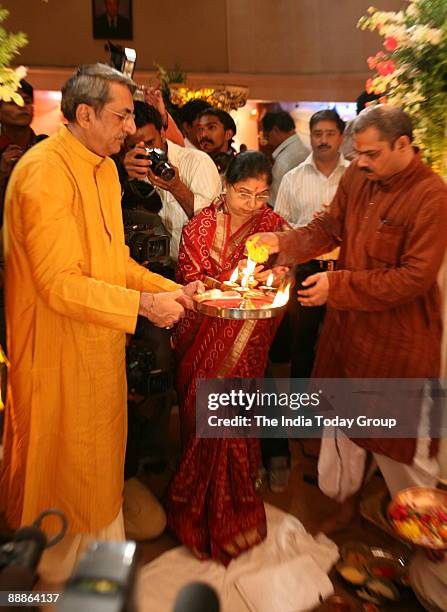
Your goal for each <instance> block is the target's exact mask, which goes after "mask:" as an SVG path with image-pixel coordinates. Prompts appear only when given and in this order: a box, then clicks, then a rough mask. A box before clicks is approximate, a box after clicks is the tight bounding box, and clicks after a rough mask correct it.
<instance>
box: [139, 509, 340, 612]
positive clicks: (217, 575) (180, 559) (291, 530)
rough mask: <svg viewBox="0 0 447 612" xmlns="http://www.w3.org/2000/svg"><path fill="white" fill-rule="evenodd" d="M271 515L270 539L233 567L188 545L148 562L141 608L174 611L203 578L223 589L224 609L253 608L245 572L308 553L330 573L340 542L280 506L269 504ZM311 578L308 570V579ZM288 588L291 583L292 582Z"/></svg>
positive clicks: (141, 580)
mask: <svg viewBox="0 0 447 612" xmlns="http://www.w3.org/2000/svg"><path fill="white" fill-rule="evenodd" d="M266 514H267V528H268V531H267V538H266V540H265V541H264V542H262V543H261V544H260V545H259V546H255V547H254V548H252V549H251V550H249V551H248V552H246V553H244V554H242V555H241V556H240V557H239V558H237V559H235V560H234V561H232V562H231V563H230V565H229V566H228V567H227V568H225V567H224V566H223V565H221V564H220V563H217V562H215V561H199V560H198V559H196V558H195V557H194V556H193V554H192V553H191V552H190V551H189V550H188V549H186V548H185V547H183V546H181V547H178V548H174V549H173V550H170V551H168V552H166V553H164V554H163V555H161V556H160V557H158V558H157V559H155V560H154V561H152V562H151V563H149V564H148V565H145V566H144V567H143V568H142V570H141V572H140V575H139V580H138V610H139V611H140V612H151V611H152V610H163V611H165V610H166V612H167V611H169V610H172V609H173V608H174V602H175V598H176V595H177V593H178V591H179V590H180V589H181V588H182V587H183V586H185V585H186V584H188V583H190V582H197V581H200V582H205V583H207V584H209V585H210V586H211V587H213V588H214V589H215V590H216V591H217V593H218V595H219V598H220V605H221V612H248V611H250V612H251V609H250V608H249V607H248V606H247V603H246V602H245V601H244V598H243V597H242V595H241V593H240V591H239V590H238V588H237V586H236V583H237V582H238V581H239V579H241V578H242V576H245V575H248V574H250V575H254V576H256V574H258V575H259V574H260V573H261V572H263V571H264V570H266V569H267V568H270V570H271V571H273V568H276V567H277V566H280V565H281V564H283V565H286V564H287V562H288V561H290V560H292V559H295V558H297V557H298V558H299V557H302V556H305V557H306V558H309V557H310V558H311V559H312V560H313V562H314V563H315V564H316V566H317V567H318V568H319V569H320V570H321V571H322V572H323V573H324V574H327V573H328V572H329V570H330V569H331V567H332V565H333V564H334V563H335V562H336V561H337V560H338V557H339V555H338V549H337V546H336V544H335V543H334V542H332V541H331V540H329V539H328V538H327V537H326V536H325V535H323V534H318V536H316V538H313V537H312V536H311V535H310V534H309V533H307V532H306V530H305V529H304V527H303V525H302V524H301V523H300V521H299V520H298V519H297V518H295V517H294V516H292V515H290V514H286V513H285V512H283V511H282V510H279V509H278V508H275V507H273V506H270V505H267V504H266ZM286 569H287V568H286ZM275 573H276V570H275ZM263 580H264V578H263ZM285 580H287V579H285ZM306 580H307V577H306V576H304V575H302V576H301V581H302V583H305V582H306ZM287 588H288V589H290V588H291V587H289V585H288V584H287ZM282 590H284V587H283V589H282ZM278 596H279V594H278ZM292 596H293V594H292ZM299 596H300V595H299V593H298V594H297V597H299ZM317 603H318V602H317Z"/></svg>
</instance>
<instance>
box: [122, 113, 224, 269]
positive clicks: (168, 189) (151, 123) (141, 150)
mask: <svg viewBox="0 0 447 612" xmlns="http://www.w3.org/2000/svg"><path fill="white" fill-rule="evenodd" d="M135 125H136V127H137V130H136V132H135V133H134V134H131V135H129V136H128V137H127V138H126V143H125V148H126V152H125V155H124V161H123V163H124V167H125V169H126V172H127V175H128V176H129V178H131V179H139V180H141V181H148V182H150V183H151V184H152V185H154V187H155V188H156V190H157V192H158V194H159V195H160V198H161V201H162V209H161V211H160V212H159V215H160V217H161V219H162V222H163V224H164V226H165V227H166V229H167V231H168V232H169V234H170V237H171V257H172V259H173V260H174V261H177V257H178V247H179V243H180V237H181V233H182V229H183V226H184V225H185V223H186V222H187V221H188V219H190V218H191V217H193V216H194V214H195V213H196V212H197V211H199V210H200V209H201V208H203V207H204V206H208V205H209V204H210V203H211V202H212V201H213V200H214V199H215V198H216V197H217V196H218V195H219V194H220V191H221V183H220V178H219V174H218V172H217V170H216V167H215V165H214V164H213V162H212V160H211V159H210V158H209V157H208V156H207V155H206V154H205V153H203V152H201V151H196V150H195V149H189V148H183V147H179V146H178V145H176V144H174V143H173V142H171V141H169V140H167V139H166V134H165V130H164V128H163V125H162V119H161V116H160V113H159V112H158V111H157V110H156V109H155V108H154V107H153V106H150V105H149V104H146V103H144V102H135ZM145 147H148V148H150V149H153V148H156V149H161V151H162V152H164V153H165V154H166V155H167V163H168V165H169V166H170V167H171V168H172V170H173V172H174V175H173V177H172V178H171V179H170V180H166V179H163V178H161V176H159V175H157V172H158V167H157V166H158V164H156V166H154V161H150V160H149V159H148V156H147V152H146V150H145Z"/></svg>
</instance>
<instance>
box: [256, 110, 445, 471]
mask: <svg viewBox="0 0 447 612" xmlns="http://www.w3.org/2000/svg"><path fill="white" fill-rule="evenodd" d="M354 142H355V149H356V152H357V159H356V161H354V162H353V163H352V164H351V166H350V167H349V168H348V169H347V170H346V172H345V174H344V176H343V178H342V179H341V182H340V185H339V188H338V191H337V193H336V195H335V197H334V199H333V200H332V203H331V206H330V209H329V210H328V212H326V213H323V214H322V215H320V216H319V217H318V218H317V219H315V220H314V221H312V222H311V223H310V224H309V225H307V226H306V227H303V228H299V229H297V230H293V231H290V232H285V233H282V234H262V235H260V241H261V243H262V242H263V243H265V244H267V245H268V246H269V247H270V251H271V252H279V253H280V255H279V259H278V263H281V264H289V265H290V264H296V263H301V262H303V261H308V260H309V259H312V258H315V257H318V256H319V255H321V254H322V253H325V252H327V251H330V250H331V249H333V248H334V247H335V246H337V245H340V247H341V251H340V258H339V265H338V268H337V270H336V271H334V272H322V273H318V274H314V275H313V276H311V277H309V278H308V279H307V281H306V283H305V284H306V286H308V287H309V288H307V289H305V290H303V291H299V292H298V299H299V301H300V303H301V304H302V305H305V306H316V305H320V304H325V303H326V304H327V307H328V311H327V317H326V320H325V324H324V328H323V331H322V335H321V338H320V344H319V349H318V354H317V358H316V363H315V367H314V371H313V376H314V377H318V378H407V377H411V378H436V377H438V376H439V373H440V345H441V332H442V327H441V309H440V294H439V289H438V286H437V283H436V277H437V273H438V270H439V268H440V266H441V263H442V260H443V256H444V253H445V249H446V246H447V187H446V185H445V184H444V182H443V180H442V179H441V178H440V177H439V176H437V175H436V174H435V173H434V172H432V171H431V170H430V169H429V168H428V167H427V166H426V165H425V164H424V163H423V162H422V161H421V159H420V156H419V153H418V152H417V150H415V149H414V148H413V146H412V144H411V142H412V129H411V122H410V120H409V118H408V116H407V115H406V114H405V113H404V112H403V111H401V110H400V109H398V108H393V107H389V106H375V107H369V108H367V109H366V110H365V111H363V112H362V113H361V114H360V115H359V117H358V118H357V119H356V121H355V125H354ZM312 285H313V286H312ZM356 442H357V444H359V445H360V446H362V447H363V448H365V449H367V450H370V451H373V452H374V453H378V454H380V455H383V456H385V457H388V458H390V459H392V460H395V461H397V462H399V463H403V464H407V465H411V464H412V462H413V458H414V456H415V451H416V440H414V439H394V440H393V439H389V438H388V439H386V438H385V439H380V440H371V439H362V440H356Z"/></svg>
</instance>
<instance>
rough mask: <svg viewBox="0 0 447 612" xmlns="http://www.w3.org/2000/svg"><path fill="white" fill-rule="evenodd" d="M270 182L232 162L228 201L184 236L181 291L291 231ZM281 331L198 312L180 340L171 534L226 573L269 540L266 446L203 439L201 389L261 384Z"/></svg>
mask: <svg viewBox="0 0 447 612" xmlns="http://www.w3.org/2000/svg"><path fill="white" fill-rule="evenodd" d="M271 182H272V174H271V167H270V163H269V162H268V160H267V158H266V157H265V156H264V155H263V154H262V153H259V152H256V151H247V152H245V153H242V154H240V155H238V156H237V157H235V158H234V159H233V160H232V161H231V163H230V165H229V167H228V171H227V174H226V187H227V189H226V195H225V196H222V197H221V198H219V199H218V200H217V201H216V202H214V203H213V204H211V205H210V206H208V207H207V208H204V209H203V210H202V211H200V212H199V213H198V214H197V215H196V216H195V217H194V218H193V219H192V220H191V221H190V222H189V223H188V224H187V225H186V227H185V228H184V229H183V235H182V242H181V244H180V251H179V259H178V268H177V281H178V282H181V283H188V282H190V281H193V280H203V279H204V277H205V276H211V277H213V278H215V279H218V280H220V281H224V280H228V279H229V277H230V276H231V273H232V272H233V270H234V268H235V267H236V266H237V265H238V263H239V261H240V260H241V259H243V258H244V257H245V256H244V245H245V241H246V240H247V238H248V237H249V236H250V235H251V234H255V233H257V232H264V231H265V232H272V231H279V230H281V229H283V228H285V227H287V224H286V222H285V221H284V220H283V219H282V218H281V217H279V216H278V215H277V214H276V213H274V212H273V211H272V209H271V208H269V207H268V205H267V202H268V199H269V187H270V185H271ZM277 325H278V321H277V320H276V321H275V319H273V320H260V321H250V320H248V321H237V320H228V319H216V318H212V317H207V316H204V315H200V314H198V313H194V312H191V311H190V312H188V313H187V315H186V316H185V318H184V319H182V321H181V323H180V324H179V325H178V327H177V329H176V332H175V334H174V350H175V354H176V357H177V363H178V366H177V379H176V382H177V391H178V394H179V404H180V423H181V433H182V443H183V454H182V457H181V459H180V463H179V466H178V469H177V472H176V474H175V475H174V477H173V479H172V481H171V483H170V486H169V489H168V494H167V503H166V507H167V515H168V525H169V527H170V528H171V530H172V531H173V532H174V533H175V534H176V535H177V536H178V537H179V539H180V540H181V541H182V543H183V544H185V545H186V546H188V547H189V548H191V549H192V551H193V552H194V554H195V555H196V556H198V557H199V558H201V559H205V558H209V557H212V558H215V559H219V560H220V561H221V562H222V563H224V564H225V565H226V564H228V563H229V562H230V561H231V559H232V558H233V557H237V556H238V555H239V554H240V553H241V552H243V551H245V550H247V549H248V548H250V547H252V546H254V545H256V544H258V543H259V542H261V541H262V540H263V539H264V538H265V536H266V519H265V512H264V504H263V501H262V499H261V498H260V497H259V495H258V494H257V492H256V490H255V479H256V477H257V473H258V469H259V467H260V444H259V441H258V440H253V439H217V440H216V439H204V438H196V437H195V400H196V385H197V381H198V380H199V379H204V378H219V377H222V378H223V377H224V378H236V377H241V378H256V377H258V378H259V377H262V376H263V375H264V371H265V367H266V362H267V354H268V350H269V347H270V344H271V342H272V340H273V336H274V334H275V331H276V328H277Z"/></svg>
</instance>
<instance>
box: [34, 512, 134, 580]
mask: <svg viewBox="0 0 447 612" xmlns="http://www.w3.org/2000/svg"><path fill="white" fill-rule="evenodd" d="M125 539H126V538H125V535H124V522H123V513H122V510H120V511H119V514H118V516H117V517H116V519H115V520H114V521H112V522H111V523H110V525H107V527H104V528H103V529H100V530H99V531H96V532H94V533H80V534H68V535H66V536H65V537H64V538H62V540H61V541H60V542H59V543H58V544H56V545H55V546H52V547H51V548H47V549H46V550H45V552H44V553H43V555H42V558H41V560H40V563H39V566H38V568H37V573H38V575H39V578H40V583H41V584H42V583H45V584H62V583H63V582H65V581H66V580H67V579H68V578H69V577H70V576H71V574H72V572H73V569H74V567H75V565H76V563H77V562H78V561H79V559H80V557H81V556H82V555H83V553H84V552H85V550H86V548H87V547H88V545H89V544H91V543H92V542H95V541H97V540H102V541H104V540H108V541H123V540H125Z"/></svg>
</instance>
